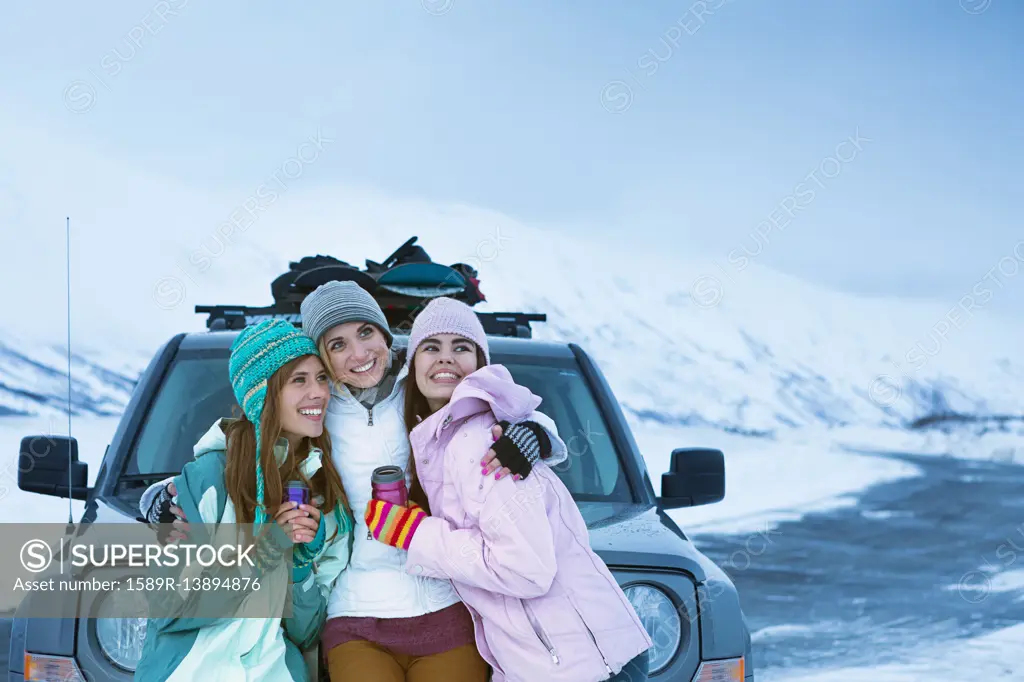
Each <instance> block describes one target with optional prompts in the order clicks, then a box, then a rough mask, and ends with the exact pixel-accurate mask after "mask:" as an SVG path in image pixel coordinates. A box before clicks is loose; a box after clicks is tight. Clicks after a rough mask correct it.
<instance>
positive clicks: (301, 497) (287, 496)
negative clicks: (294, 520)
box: [283, 481, 309, 504]
mask: <svg viewBox="0 0 1024 682" xmlns="http://www.w3.org/2000/svg"><path fill="white" fill-rule="evenodd" d="M283 501H284V502H294V503H295V504H309V487H308V486H307V485H306V484H305V483H303V482H302V481H288V482H287V483H285V484H284V500H283Z"/></svg>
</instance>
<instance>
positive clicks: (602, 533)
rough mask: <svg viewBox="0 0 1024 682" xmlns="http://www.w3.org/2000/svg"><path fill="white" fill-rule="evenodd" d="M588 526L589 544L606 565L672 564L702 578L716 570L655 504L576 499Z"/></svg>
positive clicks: (698, 578) (695, 577)
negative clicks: (579, 500)
mask: <svg viewBox="0 0 1024 682" xmlns="http://www.w3.org/2000/svg"><path fill="white" fill-rule="evenodd" d="M578 504H579V508H580V512H581V513H582V514H583V518H584V520H585V521H586V522H587V528H589V530H590V546H591V547H592V548H593V549H594V551H595V552H597V553H598V555H600V556H601V558H602V559H603V560H604V562H605V563H606V564H608V566H609V568H616V567H621V568H627V567H645V568H661V569H665V568H675V569H679V570H682V571H685V572H687V573H689V574H690V575H692V576H693V579H694V580H695V581H696V582H697V583H701V582H704V580H705V579H706V577H707V575H708V573H709V572H711V573H715V572H717V571H716V569H715V568H714V565H713V564H712V563H711V560H710V559H708V558H707V557H705V556H704V555H703V554H701V553H700V552H699V551H697V548H696V547H694V546H693V543H692V542H690V540H689V539H687V538H686V537H685V536H684V535H683V534H682V533H681V532H679V530H678V527H677V526H676V525H675V524H674V523H673V522H672V520H671V519H670V518H668V516H667V515H666V514H665V512H663V511H662V510H660V509H658V508H657V507H652V506H646V505H636V504H622V503H612V502H580V503H578Z"/></svg>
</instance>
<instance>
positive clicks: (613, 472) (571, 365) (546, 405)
mask: <svg viewBox="0 0 1024 682" xmlns="http://www.w3.org/2000/svg"><path fill="white" fill-rule="evenodd" d="M494 360H495V362H498V363H500V364H503V365H505V367H507V368H508V370H509V371H510V372H511V373H512V376H513V377H514V378H515V380H516V382H517V383H519V384H522V385H524V386H526V387H528V388H529V389H530V390H531V391H533V392H534V393H535V394H536V395H538V396H540V397H541V399H542V401H543V402H542V403H541V405H540V407H539V408H538V409H539V410H540V411H541V412H543V413H545V414H546V415H548V416H549V417H551V419H553V420H554V422H555V424H556V426H557V428H558V433H559V435H560V436H561V438H562V440H563V441H564V442H565V443H566V446H567V447H568V449H569V458H568V459H567V460H566V461H565V462H564V463H562V464H560V465H557V466H556V467H555V471H556V472H557V473H558V476H559V477H560V478H561V479H562V481H563V482H564V483H565V485H566V487H567V488H568V489H569V491H570V492H571V493H572V495H573V497H574V498H575V499H576V500H577V501H579V502H584V501H588V502H602V501H604V502H632V501H633V499H634V496H633V494H632V491H631V490H630V485H629V479H628V478H627V476H626V475H625V472H624V471H623V468H622V463H621V461H620V459H619V453H618V452H617V451H616V448H615V444H614V442H613V441H612V439H611V436H610V435H609V432H608V428H607V424H606V422H605V420H604V417H603V415H602V414H601V411H600V409H599V407H598V405H597V402H596V401H595V399H594V396H593V395H592V394H591V392H590V389H589V387H588V385H587V382H586V380H585V379H584V377H583V375H582V374H581V372H580V369H579V366H578V365H577V363H576V361H575V359H574V358H564V359H558V358H523V357H521V356H516V357H514V358H511V357H510V358H504V359H503V358H502V357H501V356H496V357H495V359H494ZM227 362H228V357H227V354H226V352H225V351H187V352H181V353H179V354H178V357H177V358H176V359H175V361H174V363H173V364H172V366H171V369H170V371H169V372H168V374H167V375H166V379H165V380H164V382H163V384H162V385H161V386H160V389H159V392H158V394H157V397H156V400H155V402H154V403H153V405H152V407H151V409H150V411H149V414H148V415H147V416H146V419H145V422H144V426H143V427H142V430H141V433H140V434H139V437H138V438H137V439H136V441H135V448H134V450H133V452H132V453H131V456H130V457H129V460H128V462H127V466H126V469H125V471H124V474H125V475H126V476H132V477H133V479H135V480H140V479H141V478H142V476H141V475H146V474H161V473H170V472H175V473H176V472H178V471H181V468H182V467H183V466H184V465H185V463H186V462H188V461H189V460H190V459H191V458H192V446H193V445H194V444H195V443H196V442H197V441H198V440H199V438H200V437H201V436H202V435H203V434H204V433H205V432H206V431H207V430H208V429H209V428H210V426H211V425H212V424H213V423H214V422H215V421H216V420H217V419H219V418H221V417H231V416H238V415H239V414H240V413H241V411H240V409H239V407H238V404H237V402H236V401H235V397H234V395H233V394H232V391H231V385H230V383H229V382H228V368H227ZM480 454H481V456H482V455H483V453H480ZM130 487H137V486H130ZM128 494H129V495H130V494H131V493H128Z"/></svg>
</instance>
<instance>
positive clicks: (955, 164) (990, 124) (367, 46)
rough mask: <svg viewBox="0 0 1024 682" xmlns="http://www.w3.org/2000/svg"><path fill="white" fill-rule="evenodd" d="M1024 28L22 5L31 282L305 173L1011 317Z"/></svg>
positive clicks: (23, 163)
mask: <svg viewBox="0 0 1024 682" xmlns="http://www.w3.org/2000/svg"><path fill="white" fill-rule="evenodd" d="M1022 35H1024V5H1021V4H1019V3H1016V2H1011V1H1010V0H960V2H958V1H957V0H935V1H932V2H926V1H920V2H902V3H892V2H882V1H881V0H836V1H834V2H827V3H826V2H812V1H810V0H804V1H796V0H794V1H793V2H771V3H770V2H764V1H761V2H757V1H755V0H732V1H730V2H726V1H725V0H706V1H704V0H702V1H701V2H697V3H694V4H690V3H688V2H682V3H675V2H673V3H669V2H646V3H629V2H609V1H607V0H588V1H583V0H561V1H560V2H557V3H551V2H539V1H538V0H521V1H519V2H515V3H509V2H505V3H496V2H483V1H476V2H469V0H410V1H408V2H401V3H370V2H358V3H357V2H347V3H344V2H343V3H298V4H292V5H288V6H285V5H282V4H281V3H279V2H267V1H266V0H246V1H245V2H243V1H242V0H223V1H221V2H217V3H201V2H198V0H191V1H189V0H164V1H161V2H155V3H154V2H150V1H149V0H146V1H144V2H136V1H134V0H108V1H106V2H103V3H87V4H80V3H66V2H50V1H46V0H38V1H36V2H31V3H29V2H22V3H5V5H4V7H3V9H2V10H0V59H2V62H3V63H4V64H5V67H4V68H3V69H2V70H0V130H2V134H0V227H2V230H3V236H2V238H0V239H2V241H0V248H2V249H3V252H4V253H3V257H4V258H5V259H7V261H8V262H9V263H8V265H7V267H6V268H4V271H5V273H6V274H5V278H6V279H7V281H11V282H13V281H14V279H15V278H14V275H16V277H17V278H18V279H19V280H20V279H23V278H26V277H33V278H37V277H38V273H36V272H35V271H34V269H35V268H36V267H38V264H39V263H41V262H42V260H45V262H47V263H51V262H52V263H59V262H62V261H61V260H59V259H56V255H60V256H61V257H63V250H62V243H59V241H58V246H53V245H52V244H51V242H50V241H48V240H52V239H57V240H62V239H63V228H64V223H63V219H64V216H65V215H72V216H73V220H75V221H76V223H75V224H76V226H78V227H77V229H78V230H79V231H80V234H85V235H86V236H87V239H88V241H89V242H91V243H93V244H95V243H105V244H107V245H108V246H109V250H108V253H109V254H110V257H109V258H108V259H100V258H97V256H96V252H95V251H92V252H89V251H88V250H87V249H86V250H84V251H83V252H88V253H90V261H89V262H88V263H87V264H83V265H81V267H80V269H84V270H89V271H90V272H100V271H110V270H111V269H114V270H116V269H117V268H121V267H126V265H125V261H126V259H128V260H135V261H139V260H145V259H146V258H147V257H149V256H151V255H154V253H155V251H156V250H158V249H161V248H162V245H166V244H169V243H170V241H168V239H170V238H169V237H168V233H172V234H173V233H175V232H176V229H177V228H175V225H178V226H179V227H180V230H181V231H182V232H183V233H184V232H187V231H188V230H189V229H193V228H194V229H196V230H198V231H199V232H202V233H204V234H209V233H211V232H212V231H214V230H215V229H216V226H217V225H218V224H220V223H222V222H224V219H225V215H227V214H229V213H230V212H231V211H232V207H234V206H237V205H239V204H242V203H244V199H245V198H247V197H250V196H252V195H253V193H254V191H255V188H259V187H264V186H268V184H272V185H274V184H276V186H277V187H278V188H279V189H280V190H281V191H291V188H292V187H293V186H294V185H295V184H296V183H300V182H301V184H302V185H303V186H304V187H307V188H309V187H317V188H319V189H321V190H323V189H324V188H331V187H337V188H338V192H339V193H341V192H342V191H344V192H345V193H348V194H349V195H350V196H357V195H358V194H359V193H360V192H364V193H366V194H367V195H370V194H372V195H374V196H378V197H386V198H391V199H393V200H394V201H403V202H423V204H424V205H458V206H469V207H475V208H478V209H480V210H482V211H491V212H496V213H500V214H502V215H504V216H509V217H511V218H512V219H514V220H517V221H521V222H523V223H527V224H531V225H534V226H539V227H542V228H544V229H550V230H554V231H560V232H567V233H571V234H578V235H579V238H580V239H588V240H593V241H594V242H595V243H598V244H600V243H602V240H607V243H608V244H609V245H611V244H613V243H615V242H616V240H622V239H627V240H630V241H632V242H633V243H634V244H636V247H637V250H636V253H635V254H634V255H633V256H632V257H633V258H634V259H641V258H642V257H643V253H644V252H645V249H646V250H649V251H651V252H655V251H657V252H659V253H661V254H664V253H678V254H679V255H680V257H683V256H687V257H689V256H692V255H695V254H700V255H702V256H704V257H708V258H711V259H714V261H715V262H716V263H719V264H721V266H722V267H723V268H729V267H737V264H738V263H740V262H744V259H746V260H755V261H756V262H757V263H758V264H760V265H764V266H769V267H772V268H775V269H778V270H781V271H783V272H786V273H789V274H793V275H796V276H799V277H801V278H804V279H807V280H810V281H813V282H817V283H820V284H823V285H826V286H829V287H834V288H838V289H842V290H845V291H850V292H858V293H865V294H870V295H886V296H892V295H898V296H913V297H929V298H934V299H937V300H948V301H949V302H950V303H951V304H952V303H955V302H956V300H957V299H958V298H959V297H960V296H961V295H962V294H963V293H964V292H965V291H970V290H971V289H972V287H973V286H974V285H975V284H976V283H977V282H978V281H980V280H982V279H983V278H985V277H986V275H988V276H989V277H993V278H996V277H997V278H999V280H1000V287H1001V288H1000V291H1001V292H1002V293H1000V295H998V296H996V297H994V298H993V301H992V306H993V307H994V308H997V309H999V310H1003V311H1006V312H1008V313H1010V314H1013V313H1016V312H1021V311H1024V303H1022V301H1024V245H1021V246H1018V245H1019V244H1021V242H1022V240H1024V228H1022V221H1021V217H1020V216H1021V214H1022V208H1024V206H1022V204H1024V200H1022V193H1021V187H1022V186H1024V167H1022V165H1021V162H1020V159H1021V157H1022V152H1024V126H1022V125H1021V121H1022V120H1024V118H1022V112H1024V80H1022V79H1021V76H1020V74H1021V70H1022V67H1024V41H1022V40H1021V36H1022ZM300 156H301V157H302V160H300V161H296V160H295V159H296V158H297V157H300ZM289 159H291V162H289ZM289 164H290V165H289ZM293 176H294V177H293ZM268 191H269V190H268ZM303 228H304V226H303V225H292V226H290V229H293V230H302V229H303ZM411 229H413V228H412V227H411ZM154 231H159V232H160V233H161V236H160V237H153V239H155V240H156V241H148V240H149V239H150V236H151V235H152V233H153V232H154ZM197 233H198V232H197ZM147 235H149V236H147ZM82 238H85V237H82ZM171 241H173V240H171ZM115 243H116V244H117V248H116V249H115V248H114V246H113V245H114V244H115ZM1015 247H1016V248H1017V254H1019V259H1018V258H1017V257H1015V256H1014V249H1015ZM377 255H383V254H377ZM47 257H48V258H49V260H46V258H47ZM40 259H42V260H40ZM1000 263H1001V264H1002V265H1000ZM997 267H998V268H1001V269H999V270H997V271H996V272H995V273H993V272H992V271H993V268H997ZM1018 269H1020V270H1021V272H1020V273H1018ZM126 271H131V270H130V269H127V270H126ZM146 286H149V285H148V284H147V285H146Z"/></svg>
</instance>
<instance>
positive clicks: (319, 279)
mask: <svg viewBox="0 0 1024 682" xmlns="http://www.w3.org/2000/svg"><path fill="white" fill-rule="evenodd" d="M417 239H418V237H412V238H411V239H409V240H408V241H406V242H405V243H404V244H402V246H400V247H399V248H398V249H397V250H395V251H394V252H393V253H392V254H391V255H389V256H388V257H387V258H386V259H384V261H383V262H381V263H375V262H374V261H371V260H369V259H367V261H366V267H367V269H366V270H365V271H363V270H359V269H358V268H356V267H355V266H353V265H351V264H349V263H347V262H345V261H343V260H339V259H338V258H335V257H333V256H325V255H321V254H317V255H316V256H306V257H305V258H302V259H301V260H299V261H293V262H290V263H289V264H288V271H287V272H285V273H282V274H281V275H279V276H278V277H276V278H275V279H274V281H273V282H271V284H270V293H271V295H272V296H273V299H274V303H273V304H272V305H270V306H265V307H249V306H244V305H213V306H207V305H197V306H196V309H195V311H196V312H197V313H207V314H208V315H209V317H208V318H207V320H206V327H207V329H209V330H211V331H216V330H223V329H242V328H244V327H245V326H247V325H250V324H254V323H256V322H259V321H260V320H262V319H265V318H267V317H280V318H283V319H286V320H288V321H289V322H291V323H292V324H295V325H296V326H299V327H301V326H302V320H301V318H302V315H301V313H300V305H301V304H302V301H303V299H305V298H306V296H308V295H309V294H310V293H312V292H313V291H314V290H315V289H316V288H317V287H319V286H320V285H322V284H325V283H327V282H330V281H335V280H338V281H352V282H355V283H356V284H358V285H359V286H361V287H362V288H363V289H365V290H366V291H368V292H369V293H370V294H371V295H372V296H373V297H374V299H376V301H377V303H378V304H379V305H380V307H381V310H383V311H384V316H385V317H386V318H387V320H388V324H389V325H390V326H391V329H392V331H393V332H396V333H399V334H402V333H408V331H409V329H410V328H411V327H412V322H413V320H414V319H415V317H416V315H418V314H419V311H420V310H422V309H423V307H424V306H425V305H426V304H427V303H429V302H430V300H432V299H434V298H438V297H441V296H448V297H450V298H454V299H456V300H458V301H462V302H463V303H466V304H467V305H470V306H473V305H476V304H477V303H480V302H481V301H486V300H487V299H486V298H485V297H484V295H483V292H482V291H480V279H479V273H478V272H477V271H476V270H475V269H474V268H473V267H471V266H469V265H468V264H466V263H455V264H453V265H450V266H449V265H442V264H440V263H435V262H433V261H432V260H431V259H430V256H428V255H427V252H426V251H425V250H424V249H423V248H422V247H421V246H417V245H416V240H417ZM477 316H478V317H479V318H480V321H481V324H483V326H484V331H485V332H487V333H488V334H492V335H496V336H518V337H525V338H529V337H530V336H531V335H532V330H531V327H530V322H544V321H546V320H547V316H546V315H544V314H541V313H477Z"/></svg>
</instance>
